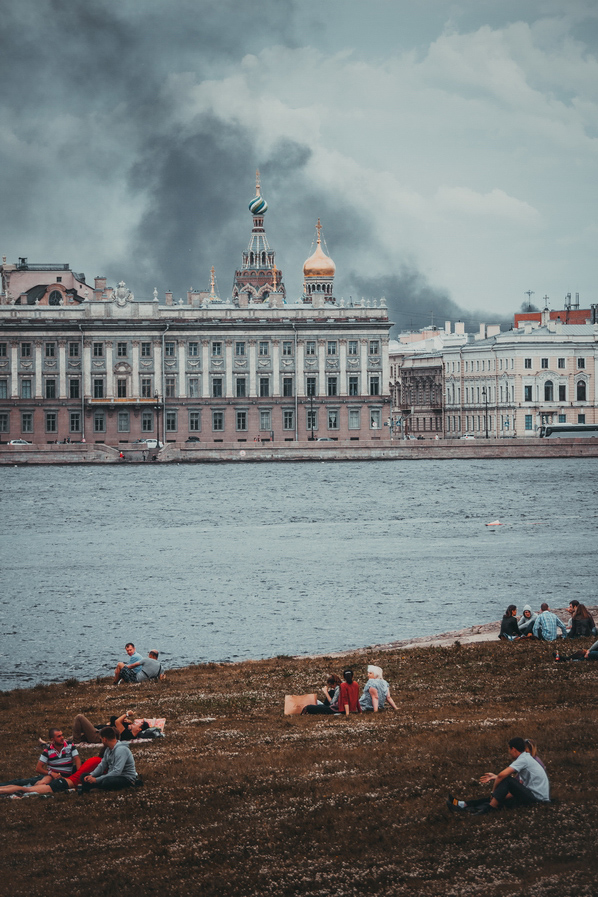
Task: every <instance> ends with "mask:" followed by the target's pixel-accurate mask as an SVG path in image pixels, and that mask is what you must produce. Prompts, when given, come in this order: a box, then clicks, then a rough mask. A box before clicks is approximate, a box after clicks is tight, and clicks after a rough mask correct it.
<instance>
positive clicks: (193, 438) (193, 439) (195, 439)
mask: <svg viewBox="0 0 598 897" xmlns="http://www.w3.org/2000/svg"><path fill="white" fill-rule="evenodd" d="M185 442H201V439H200V438H199V436H187V438H186V439H185Z"/></svg>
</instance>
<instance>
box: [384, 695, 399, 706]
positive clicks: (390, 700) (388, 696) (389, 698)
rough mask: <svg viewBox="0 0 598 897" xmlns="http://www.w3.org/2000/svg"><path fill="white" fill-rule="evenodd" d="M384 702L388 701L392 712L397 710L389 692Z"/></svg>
mask: <svg viewBox="0 0 598 897" xmlns="http://www.w3.org/2000/svg"><path fill="white" fill-rule="evenodd" d="M386 700H387V701H388V703H389V704H390V706H391V707H392V709H393V710H398V709H399V708H398V707H397V705H396V704H395V702H394V701H393V699H392V698H391V696H390V692H388V694H387V695H386Z"/></svg>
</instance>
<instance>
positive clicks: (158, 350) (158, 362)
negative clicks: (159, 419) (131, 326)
mask: <svg viewBox="0 0 598 897" xmlns="http://www.w3.org/2000/svg"><path fill="white" fill-rule="evenodd" d="M162 385H163V384H162V343H161V342H160V341H159V340H158V341H157V342H156V343H154V394H155V393H158V395H159V396H160V400H161V401H162V402H163V401H164V396H163V395H162ZM158 438H159V434H158Z"/></svg>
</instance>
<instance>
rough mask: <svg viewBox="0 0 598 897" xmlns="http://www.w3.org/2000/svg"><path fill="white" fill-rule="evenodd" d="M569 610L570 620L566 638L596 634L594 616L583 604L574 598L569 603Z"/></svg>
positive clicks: (587, 636)
mask: <svg viewBox="0 0 598 897" xmlns="http://www.w3.org/2000/svg"><path fill="white" fill-rule="evenodd" d="M569 612H570V614H571V620H570V626H569V632H568V633H567V638H589V636H591V635H596V624H595V623H594V618H593V616H592V614H591V613H590V612H589V610H588V609H587V607H586V606H585V604H580V603H579V601H575V600H574V601H572V602H571V603H570V604H569Z"/></svg>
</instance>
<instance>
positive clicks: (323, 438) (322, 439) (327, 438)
mask: <svg viewBox="0 0 598 897" xmlns="http://www.w3.org/2000/svg"><path fill="white" fill-rule="evenodd" d="M316 442H336V439H333V438H332V437H331V436H318V438H317V439H316Z"/></svg>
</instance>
